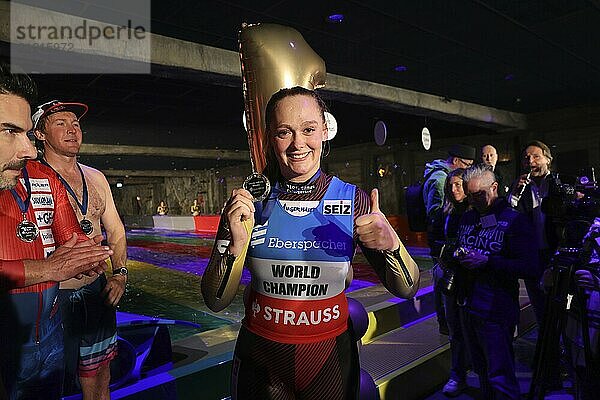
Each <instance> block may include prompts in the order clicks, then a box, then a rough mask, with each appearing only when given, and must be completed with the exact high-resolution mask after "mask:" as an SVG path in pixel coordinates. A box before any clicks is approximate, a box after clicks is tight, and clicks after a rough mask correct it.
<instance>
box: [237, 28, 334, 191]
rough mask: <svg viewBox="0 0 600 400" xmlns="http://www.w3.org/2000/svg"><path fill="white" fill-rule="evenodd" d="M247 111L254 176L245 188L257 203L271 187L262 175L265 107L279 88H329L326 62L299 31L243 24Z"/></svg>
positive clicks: (244, 89)
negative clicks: (326, 77) (326, 86)
mask: <svg viewBox="0 0 600 400" xmlns="http://www.w3.org/2000/svg"><path fill="white" fill-rule="evenodd" d="M239 44H240V62H241V67H242V89H243V92H244V112H245V115H246V126H247V131H248V146H249V148H250V161H251V163H252V174H251V175H250V176H248V177H247V178H246V180H245V181H244V183H243V185H242V186H243V188H244V189H246V190H247V191H249V192H250V194H252V197H253V198H254V201H262V200H264V199H265V198H266V197H267V196H268V195H269V192H270V190H271V184H270V182H269V180H268V179H267V177H266V176H264V175H263V174H262V173H261V172H262V171H263V170H264V168H265V165H266V148H265V146H266V143H267V137H266V123H265V108H266V106H267V103H268V102H269V99H270V98H271V96H272V95H273V94H275V93H276V92H277V91H278V90H279V89H283V88H291V87H294V86H302V87H305V88H307V89H311V90H314V89H318V88H320V87H323V86H325V76H326V72H325V62H324V61H323V59H322V58H321V57H319V56H318V55H317V53H315V52H314V50H313V49H311V48H310V46H309V45H308V44H307V43H306V41H305V40H304V38H303V37H302V35H301V34H300V32H298V31H297V30H295V29H293V28H290V27H287V26H282V25H276V24H251V25H249V24H246V23H244V24H242V29H241V31H240V34H239Z"/></svg>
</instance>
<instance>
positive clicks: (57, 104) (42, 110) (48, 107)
mask: <svg viewBox="0 0 600 400" xmlns="http://www.w3.org/2000/svg"><path fill="white" fill-rule="evenodd" d="M61 111H70V112H72V113H73V114H75V115H76V116H77V119H81V118H82V117H83V116H84V115H85V113H87V111H88V106H87V105H86V104H83V103H63V102H62V101H58V100H52V101H49V102H47V103H44V104H42V105H40V106H38V108H37V111H36V112H35V113H34V114H33V115H32V116H31V120H32V121H33V129H35V128H37V126H38V123H39V122H40V120H41V119H42V118H44V117H47V116H48V115H51V114H54V113H57V112H61Z"/></svg>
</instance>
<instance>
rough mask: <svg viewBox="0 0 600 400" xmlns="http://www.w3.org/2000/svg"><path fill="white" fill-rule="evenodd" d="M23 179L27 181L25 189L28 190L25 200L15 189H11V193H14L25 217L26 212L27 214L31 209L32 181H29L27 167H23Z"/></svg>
mask: <svg viewBox="0 0 600 400" xmlns="http://www.w3.org/2000/svg"><path fill="white" fill-rule="evenodd" d="M23 180H24V181H25V190H26V192H27V197H25V200H23V199H22V198H21V196H19V194H18V193H17V191H16V190H15V189H10V194H12V195H13V197H14V198H15V201H16V202H17V205H18V206H19V209H20V210H21V214H23V218H25V214H27V209H29V204H30V202H31V182H29V174H28V173H27V168H23Z"/></svg>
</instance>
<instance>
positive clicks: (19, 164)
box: [0, 160, 27, 190]
mask: <svg viewBox="0 0 600 400" xmlns="http://www.w3.org/2000/svg"><path fill="white" fill-rule="evenodd" d="M25 165H27V160H21V161H12V162H9V163H8V164H5V165H4V166H3V167H2V169H1V170H0V190H7V189H12V188H14V187H15V186H16V185H17V181H18V176H17V177H16V178H6V177H4V175H3V173H4V171H7V170H17V171H20V170H22V169H23V168H25Z"/></svg>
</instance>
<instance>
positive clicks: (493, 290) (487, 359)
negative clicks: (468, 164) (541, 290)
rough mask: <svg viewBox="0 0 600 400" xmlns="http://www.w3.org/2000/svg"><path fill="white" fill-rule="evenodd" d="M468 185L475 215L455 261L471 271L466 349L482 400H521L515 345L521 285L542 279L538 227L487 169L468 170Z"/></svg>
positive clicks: (467, 217)
mask: <svg viewBox="0 0 600 400" xmlns="http://www.w3.org/2000/svg"><path fill="white" fill-rule="evenodd" d="M463 180H464V185H465V186H464V187H465V192H466V193H467V198H468V200H469V204H470V205H471V207H472V209H470V210H468V211H467V212H465V214H464V215H463V217H462V218H461V220H460V223H459V229H458V238H459V244H460V246H461V247H460V248H459V249H458V250H457V251H456V252H455V256H456V258H457V259H458V262H459V263H460V266H461V268H463V269H464V270H466V271H468V273H467V277H466V278H465V283H464V285H465V286H466V287H465V289H464V293H463V294H460V293H459V294H458V297H459V298H458V299H457V300H458V303H459V304H460V305H462V307H460V317H461V322H462V324H463V334H464V336H465V343H466V344H467V348H468V350H469V353H470V356H471V361H472V363H473V369H474V370H475V372H477V374H478V375H479V382H480V387H481V391H482V395H483V398H485V399H518V398H519V397H520V390H519V384H518V382H517V378H516V376H515V370H514V353H513V347H512V341H513V333H514V330H515V327H516V325H517V323H518V320H519V282H518V279H519V278H534V277H537V276H538V275H539V272H538V265H539V264H538V260H537V244H536V242H535V240H534V231H533V226H532V224H531V222H530V221H529V219H528V218H527V216H526V215H523V214H521V213H519V212H517V211H515V210H513V209H512V208H510V206H509V204H508V203H507V201H506V200H505V199H504V198H499V197H498V182H496V180H495V177H494V173H493V172H492V171H490V170H489V169H488V168H487V167H486V166H476V167H472V168H469V169H468V170H467V171H466V172H465V174H464V176H463ZM460 297H463V298H460Z"/></svg>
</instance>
